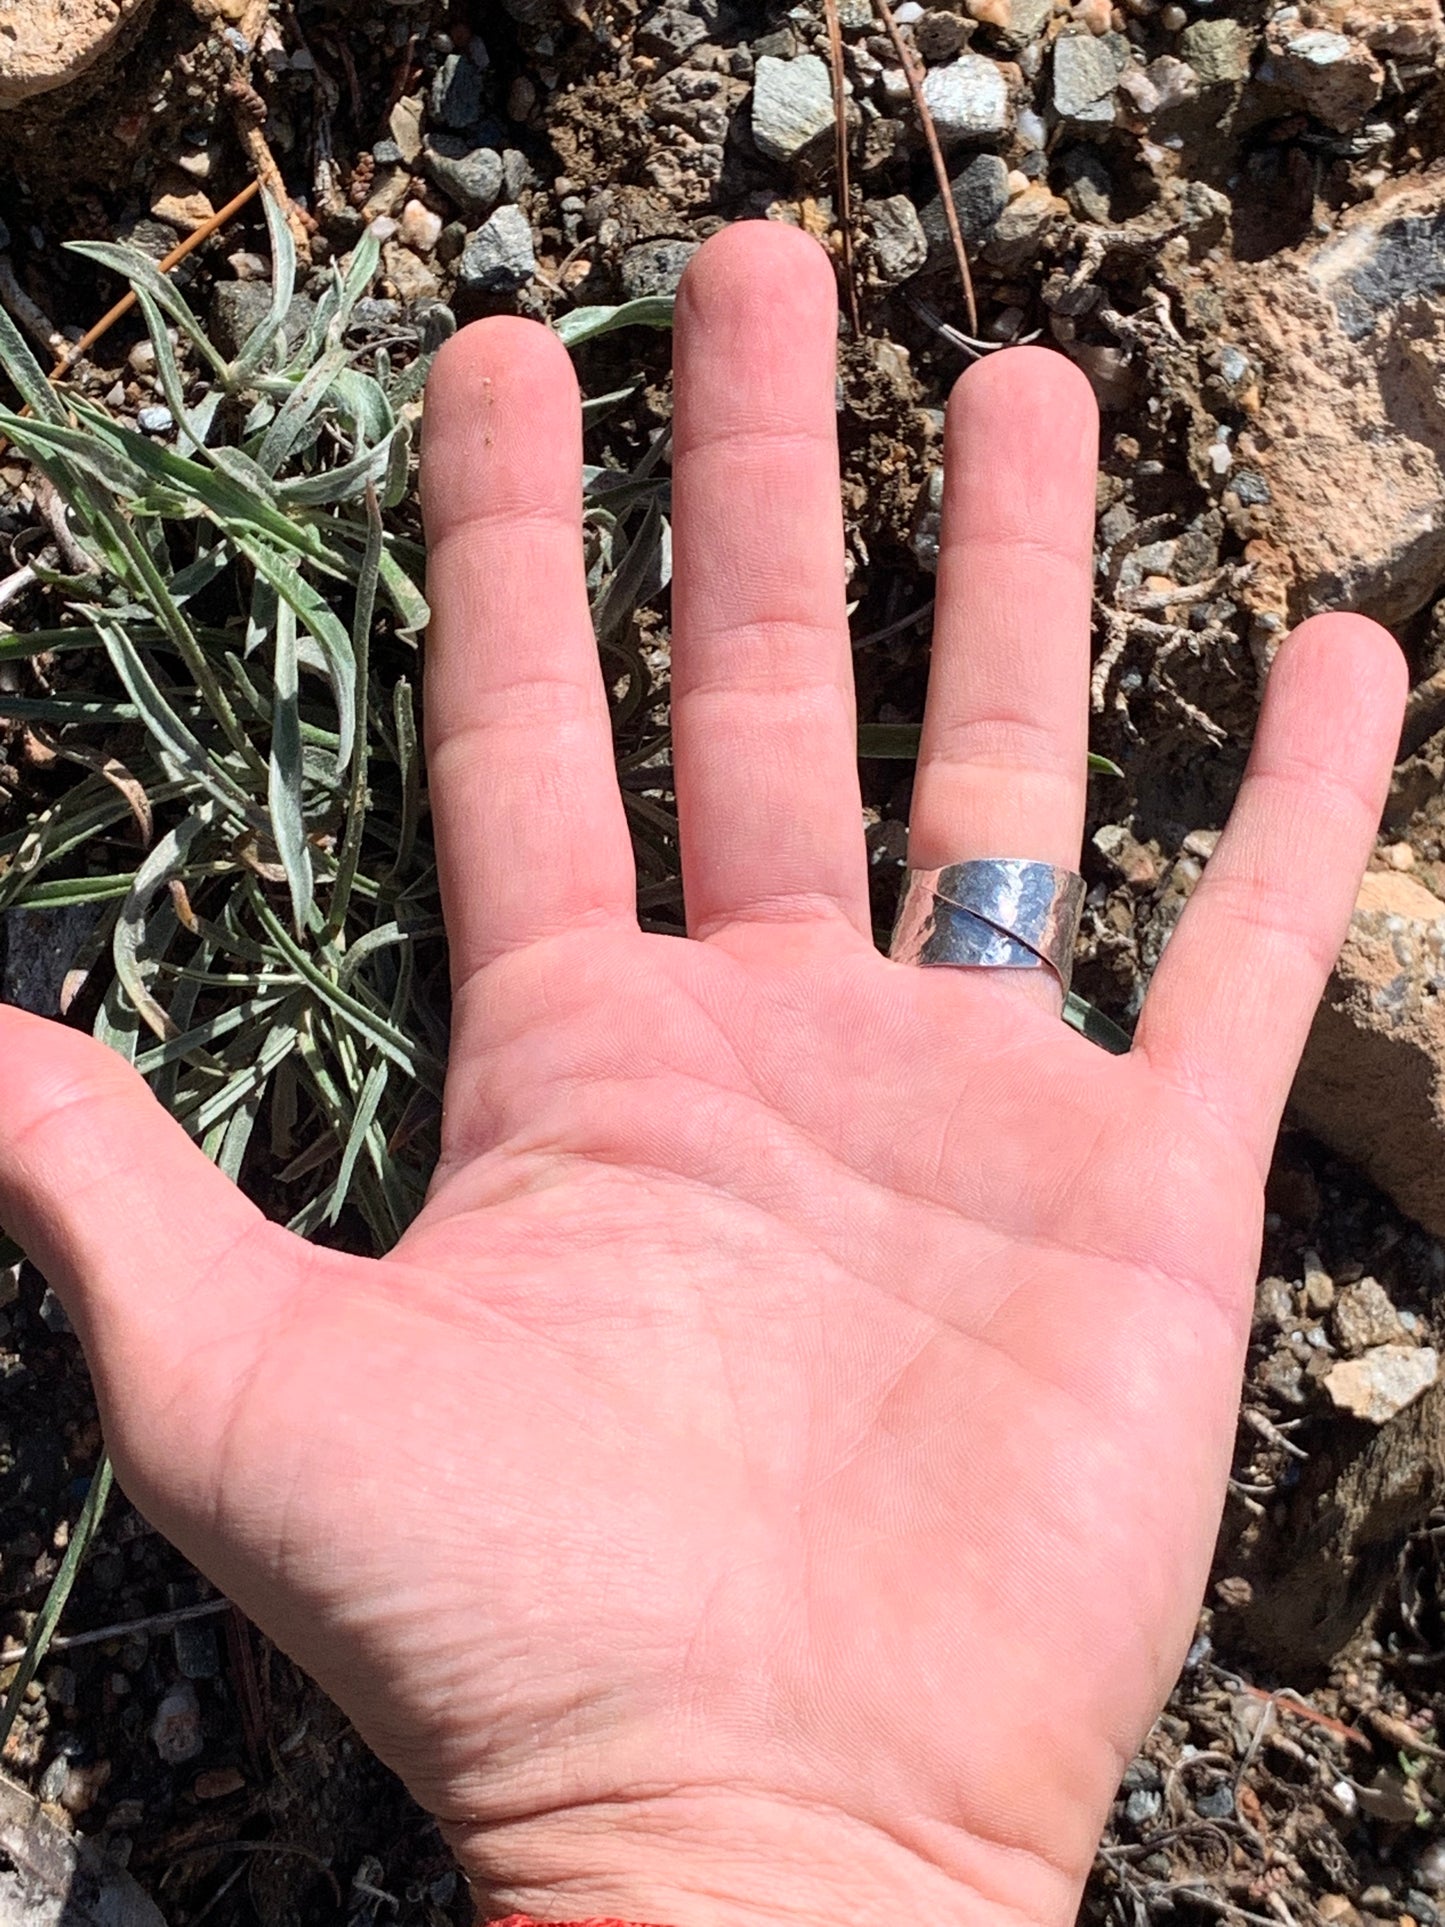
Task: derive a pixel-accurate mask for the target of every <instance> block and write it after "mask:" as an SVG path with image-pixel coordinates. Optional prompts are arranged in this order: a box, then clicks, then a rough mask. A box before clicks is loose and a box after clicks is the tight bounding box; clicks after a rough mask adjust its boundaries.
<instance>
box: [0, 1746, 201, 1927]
mask: <svg viewBox="0 0 1445 1927" xmlns="http://www.w3.org/2000/svg"><path fill="white" fill-rule="evenodd" d="M68 1778H69V1775H68V1774H67V1779H68ZM0 1921H3V1922H4V1923H5V1927H165V1921H164V1919H163V1918H162V1915H161V1911H160V1909H159V1908H158V1907H157V1906H156V1904H155V1902H154V1901H153V1900H151V1899H150V1897H149V1896H148V1895H147V1894H145V1893H144V1892H142V1890H141V1888H140V1887H139V1886H138V1885H137V1884H136V1882H135V1881H134V1880H133V1879H132V1878H131V1876H130V1875H129V1874H128V1873H125V1872H124V1871H122V1869H121V1868H119V1867H118V1866H117V1865H116V1864H115V1861H114V1860H113V1859H112V1858H111V1857H110V1856H109V1855H108V1854H107V1853H106V1852H105V1851H104V1850H103V1848H102V1847H101V1846H100V1845H99V1844H98V1843H96V1842H93V1841H91V1840H88V1839H87V1838H86V1837H85V1836H84V1835H83V1834H73V1833H71V1832H70V1831H69V1830H68V1829H67V1828H65V1827H63V1826H61V1825H59V1824H58V1823H57V1822H56V1821H55V1820H53V1819H52V1818H51V1817H50V1815H49V1814H48V1813H47V1812H46V1811H45V1809H44V1808H43V1807H42V1806H40V1805H39V1803H38V1802H37V1801H36V1799H35V1798H34V1796H33V1795H32V1794H30V1793H28V1792H27V1791H26V1789H25V1788H24V1787H21V1786H17V1785H15V1783H14V1782H13V1781H12V1780H10V1779H9V1778H8V1776H7V1777H6V1778H3V1779H0Z"/></svg>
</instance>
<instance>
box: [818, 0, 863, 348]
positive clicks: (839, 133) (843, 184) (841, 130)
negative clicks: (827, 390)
mask: <svg viewBox="0 0 1445 1927" xmlns="http://www.w3.org/2000/svg"><path fill="white" fill-rule="evenodd" d="M823 13H824V17H825V18H826V20H827V22H828V65H829V68H830V70H831V72H832V76H833V139H834V154H835V157H836V160H835V172H836V174H837V177H838V229H839V232H840V233H841V234H842V236H843V281H844V284H845V286H846V287H847V290H848V319H849V320H850V321H851V322H852V324H853V333H854V336H855V337H856V336H858V335H860V334H862V332H863V328H862V324H861V322H860V321H859V319H858V275H857V270H856V268H855V266H854V262H853V188H852V183H851V182H850V181H849V179H848V96H847V93H846V92H845V89H844V79H843V28H842V23H841V22H840V21H839V19H838V0H823Z"/></svg>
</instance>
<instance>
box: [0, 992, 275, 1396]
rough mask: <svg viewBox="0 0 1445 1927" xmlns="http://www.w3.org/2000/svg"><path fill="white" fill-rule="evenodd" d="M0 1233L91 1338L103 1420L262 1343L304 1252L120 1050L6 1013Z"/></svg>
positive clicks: (1, 1059) (0, 1094) (2, 1010)
mask: <svg viewBox="0 0 1445 1927" xmlns="http://www.w3.org/2000/svg"><path fill="white" fill-rule="evenodd" d="M0 1226H3V1227H4V1229H5V1230H6V1231H7V1232H9V1234H10V1235H11V1236H12V1237H13V1238H14V1239H15V1240H16V1242H17V1243H18V1244H19V1245H20V1246H21V1248H22V1249H23V1250H24V1251H25V1253H26V1255H27V1256H28V1257H29V1258H30V1259H31V1261H32V1262H33V1263H34V1264H35V1265H36V1267H37V1268H38V1269H39V1270H40V1271H41V1272H42V1273H43V1274H44V1276H45V1277H46V1279H47V1280H48V1282H49V1283H50V1284H51V1285H52V1286H53V1287H54V1289H55V1291H56V1292H57V1293H58V1294H59V1296H60V1299H61V1301H62V1303H63V1304H64V1306H65V1308H66V1311H67V1313H68V1314H69V1316H70V1319H71V1322H72V1323H73V1324H74V1326H75V1328H76V1331H77V1332H78V1333H79V1335H80V1339H81V1343H82V1344H83V1345H84V1347H85V1352H86V1357H87V1359H88V1361H89V1363H90V1367H91V1373H92V1376H93V1377H94V1379H95V1381H96V1389H97V1392H98V1394H99V1396H100V1399H101V1403H102V1406H103V1407H107V1408H109V1410H110V1411H111V1412H112V1413H114V1412H116V1411H117V1410H118V1408H120V1407H121V1406H123V1404H124V1403H125V1401H127V1400H130V1399H135V1398H137V1397H138V1396H140V1394H141V1390H142V1388H149V1390H150V1394H151V1396H152V1397H153V1398H158V1399H161V1400H165V1399H167V1398H168V1396H170V1395H171V1394H173V1392H174V1390H175V1389H176V1388H175V1384H174V1374H175V1370H176V1368H178V1367H180V1366H181V1365H182V1363H183V1362H185V1361H188V1360H189V1361H192V1362H194V1361H196V1360H198V1359H200V1358H202V1357H205V1356H211V1355H213V1354H214V1352H215V1351H217V1350H218V1349H219V1350H222V1351H224V1350H225V1349H226V1347H224V1346H221V1347H217V1346H216V1345H215V1341H216V1340H217V1339H222V1338H226V1337H228V1336H234V1335H237V1334H238V1332H239V1330H241V1329H250V1330H251V1331H256V1332H260V1331H264V1330H265V1329H266V1325H267V1313H268V1310H269V1309H270V1308H272V1307H273V1306H274V1307H276V1308H279V1301H280V1300H281V1299H282V1298H283V1297H285V1296H286V1295H288V1294H289V1292H290V1290H291V1289H292V1288H293V1287H294V1285H295V1283H296V1281H297V1279H298V1276H299V1269H300V1267H299V1253H300V1252H301V1250H302V1249H303V1247H302V1246H301V1245H300V1244H299V1241H297V1240H295V1239H293V1238H291V1236H290V1235H289V1234H288V1233H287V1232H285V1231H283V1230H282V1229H281V1228H280V1227H279V1226H277V1225H274V1224H272V1223H270V1222H269V1221H268V1220H267V1219H266V1218H265V1217H264V1216H263V1215H262V1213H261V1212H260V1211H258V1210H257V1209H256V1207H255V1206H254V1205H253V1204H251V1203H250V1202H248V1200H247V1199H245V1198H244V1197H243V1196H242V1195H241V1193H240V1192H239V1191H238V1190H237V1189H236V1187H235V1185H233V1184H232V1183H231V1181H230V1179H229V1178H227V1177H225V1176H224V1175H223V1174H222V1173H221V1172H220V1171H218V1170H217V1169H216V1168H215V1166H214V1165H213V1164H212V1163H211V1162H210V1160H209V1159H208V1158H207V1157H206V1156H205V1155H204V1153H203V1152H201V1151H200V1150H199V1149H198V1148H197V1146H196V1145H195V1144H193V1143H192V1141H191V1140H190V1138H189V1137H187V1135H186V1133H185V1132H184V1130H182V1128H181V1126H180V1125H179V1124H177V1123H176V1121H175V1120H174V1118H172V1117H170V1116H169V1115H168V1114H167V1113H166V1112H165V1111H164V1110H163V1109H162V1108H161V1106H160V1105H159V1104H158V1103H157V1102H156V1100H155V1098H154V1097H153V1096H152V1095H151V1093H150V1091H149V1089H148V1088H147V1086H146V1084H145V1081H144V1079H143V1078H141V1077H140V1076H139V1075H138V1073H137V1072H136V1071H135V1070H134V1069H132V1067H131V1066H130V1065H129V1064H127V1063H126V1062H125V1060H124V1059H123V1058H122V1057H120V1056H119V1055H118V1054H117V1053H116V1052H115V1051H113V1050H110V1049H108V1048H107V1047H106V1046H105V1045H104V1044H101V1043H97V1042H96V1041H95V1040H94V1039H93V1038H91V1037H87V1036H85V1035H84V1034H83V1033H82V1032H80V1031H76V1030H71V1029H69V1028H68V1027H66V1026H65V1025H63V1024H56V1023H52V1022H50V1021H49V1020H48V1019H46V1018H42V1017H33V1016H30V1015H29V1014H28V1013H27V1012H24V1011H20V1010H15V1009H13V1008H11V1007H10V1006H8V1005H7V1006H0Z"/></svg>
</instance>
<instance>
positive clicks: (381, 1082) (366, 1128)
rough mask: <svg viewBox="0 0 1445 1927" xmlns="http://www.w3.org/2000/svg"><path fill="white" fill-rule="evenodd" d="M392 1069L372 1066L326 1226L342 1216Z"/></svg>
mask: <svg viewBox="0 0 1445 1927" xmlns="http://www.w3.org/2000/svg"><path fill="white" fill-rule="evenodd" d="M389 1074H390V1066H389V1065H388V1063H387V1061H386V1059H385V1058H382V1059H380V1061H379V1062H377V1063H375V1064H373V1065H372V1067H371V1069H370V1070H369V1071H368V1072H367V1075H366V1082H365V1083H364V1084H363V1085H362V1087H361V1096H360V1097H359V1098H358V1099H357V1103H356V1115H355V1117H354V1118H353V1119H352V1121H351V1129H350V1130H349V1131H348V1132H347V1135H346V1143H345V1145H344V1146H343V1148H342V1152H341V1169H340V1170H339V1171H338V1172H337V1174H336V1182H335V1184H333V1185H332V1187H331V1202H330V1204H329V1205H328V1207H327V1211H326V1222H327V1223H328V1224H335V1223H336V1220H337V1219H338V1218H339V1217H340V1216H341V1207H342V1206H343V1205H344V1204H345V1203H346V1199H347V1195H348V1193H349V1192H350V1190H351V1179H352V1174H353V1172H354V1171H355V1170H356V1160H357V1159H358V1158H359V1157H360V1155H361V1153H362V1150H363V1148H364V1146H365V1144H366V1140H367V1136H368V1135H369V1133H370V1131H371V1127H372V1125H373V1124H374V1123H375V1121H376V1113H377V1108H378V1106H379V1105H380V1103H381V1100H382V1097H383V1096H384V1095H385V1092H386V1080H387V1077H388V1075H389Z"/></svg>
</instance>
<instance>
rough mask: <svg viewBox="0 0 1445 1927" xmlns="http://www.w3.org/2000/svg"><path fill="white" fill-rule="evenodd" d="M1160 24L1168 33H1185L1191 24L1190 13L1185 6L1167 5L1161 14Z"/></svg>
mask: <svg viewBox="0 0 1445 1927" xmlns="http://www.w3.org/2000/svg"><path fill="white" fill-rule="evenodd" d="M1159 24H1160V26H1161V27H1163V28H1164V30H1165V31H1166V32H1167V33H1183V31H1184V29H1185V28H1186V27H1187V26H1188V25H1189V15H1188V14H1187V13H1186V12H1185V11H1184V9H1183V7H1165V8H1164V9H1163V10H1162V12H1161V13H1160V15H1159Z"/></svg>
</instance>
